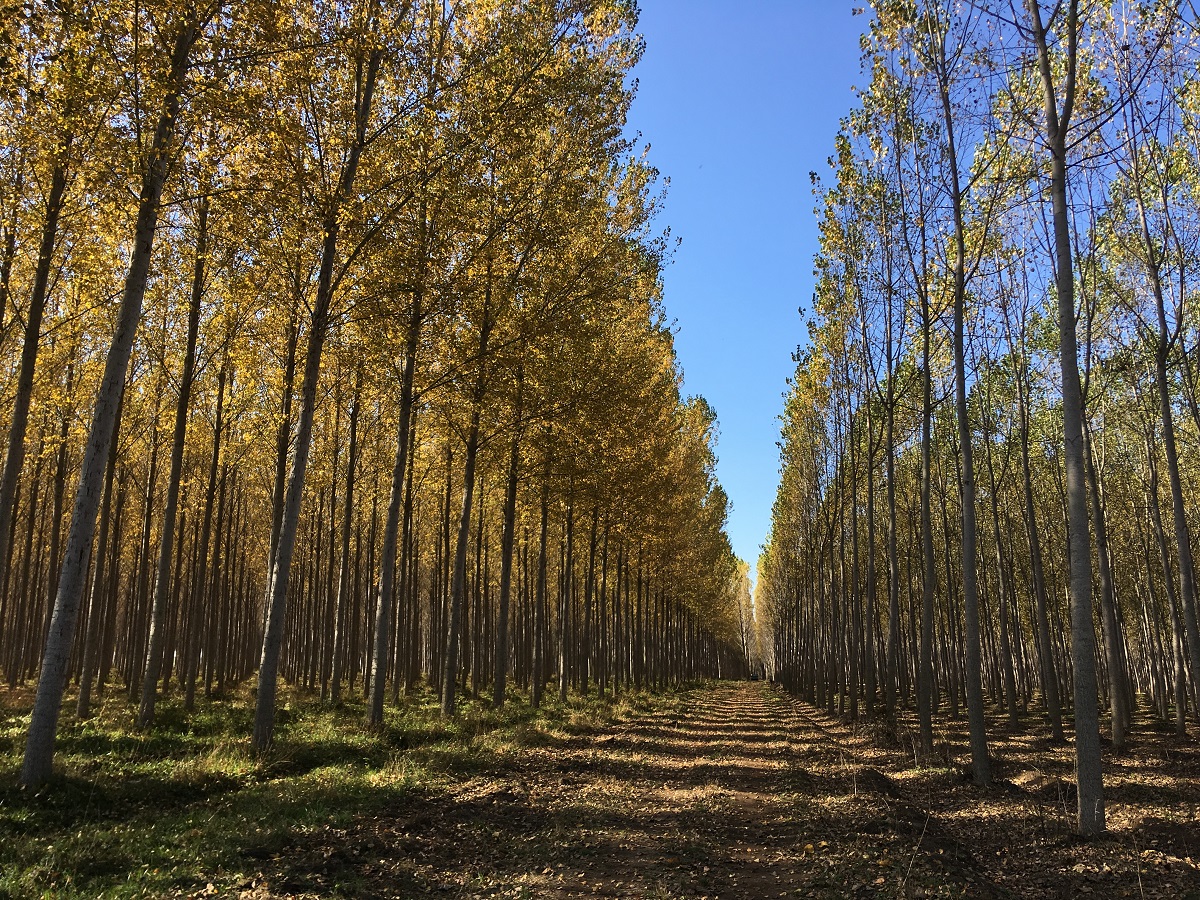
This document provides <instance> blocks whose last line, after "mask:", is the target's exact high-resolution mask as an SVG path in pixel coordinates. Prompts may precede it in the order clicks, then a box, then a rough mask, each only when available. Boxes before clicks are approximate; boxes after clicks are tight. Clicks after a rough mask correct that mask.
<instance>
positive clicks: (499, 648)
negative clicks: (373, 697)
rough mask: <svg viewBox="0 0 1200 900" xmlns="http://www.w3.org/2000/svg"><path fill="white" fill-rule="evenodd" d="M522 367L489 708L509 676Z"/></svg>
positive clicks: (498, 703)
mask: <svg viewBox="0 0 1200 900" xmlns="http://www.w3.org/2000/svg"><path fill="white" fill-rule="evenodd" d="M524 387H525V368H524V366H522V365H521V364H520V363H518V364H517V399H516V411H515V413H514V416H513V432H512V438H511V440H510V443H509V448H508V482H507V484H506V486H505V488H504V531H503V533H502V534H501V536H500V600H499V608H498V609H497V611H496V653H495V662H496V667H495V673H494V677H493V681H492V705H493V706H495V707H496V708H499V707H501V706H503V705H504V691H505V679H506V678H507V677H508V605H509V600H510V597H511V595H512V564H513V544H514V543H515V540H514V539H515V537H516V525H517V482H518V476H519V470H520V465H521V427H522V426H521V412H522V409H521V404H522V400H523V399H524Z"/></svg>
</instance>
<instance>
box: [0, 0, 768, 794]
mask: <svg viewBox="0 0 1200 900" xmlns="http://www.w3.org/2000/svg"><path fill="white" fill-rule="evenodd" d="M634 26H635V20H634V13H633V11H632V10H631V8H630V7H629V5H628V4H625V3H620V2H610V0H538V2H533V3H519V4H518V3H511V4H505V3H496V2H492V0H462V2H453V3H441V2H439V3H425V2H397V3H391V2H363V3H345V4H334V5H332V6H330V5H328V4H320V3H317V4H312V3H309V4H305V3H298V4H297V3H292V4H283V5H279V4H257V3H246V4H240V5H225V4H221V3H219V2H215V0H214V2H204V3H202V2H196V0H162V2H151V3H146V2H142V3H138V4H120V3H117V4H111V3H105V4H92V5H89V4H88V3H86V2H80V3H67V4H62V3H57V4H49V5H47V4H43V3H31V4H26V5H25V6H23V7H22V8H21V10H20V11H19V12H18V13H16V14H15V17H14V18H13V20H12V22H11V23H10V24H9V25H8V26H6V27H7V28H8V29H9V31H8V32H6V43H5V44H4V49H3V53H4V57H3V65H2V66H0V78H2V79H4V81H5V91H4V103H5V105H6V115H5V116H4V124H3V125H0V128H3V129H4V132H5V137H4V142H3V153H0V204H2V205H3V208H2V209H0V224H2V227H3V235H2V237H3V240H0V301H2V304H0V327H2V329H3V330H2V332H0V357H2V358H3V362H4V365H3V366H2V367H0V372H2V373H3V375H2V376H0V377H2V378H3V379H5V381H4V390H5V392H6V395H7V396H10V397H13V398H15V400H14V402H12V403H10V404H9V405H7V406H6V407H5V410H4V412H3V413H2V414H0V423H2V424H3V427H4V434H5V435H6V436H7V442H8V443H7V445H6V447H7V456H6V463H5V468H4V472H3V475H2V477H0V497H6V498H8V499H7V500H5V502H4V503H2V504H0V507H2V512H0V520H2V521H0V525H3V527H2V528H0V532H2V533H3V535H2V537H0V665H2V666H3V670H4V674H5V677H6V679H7V680H8V683H9V684H10V685H15V684H18V683H21V682H25V681H27V680H28V679H30V678H32V677H34V676H36V677H37V678H38V694H37V701H36V706H35V709H34V715H33V722H32V725H31V729H30V734H29V740H28V745H27V749H26V758H25V766H24V769H23V770H22V776H21V778H22V781H23V782H24V783H25V784H27V785H36V784H38V783H40V782H42V781H44V780H45V779H46V778H47V777H48V776H49V774H50V772H51V766H52V761H53V748H54V735H55V732H56V729H57V723H58V719H59V712H60V708H61V704H62V701H63V698H64V695H65V694H66V693H67V691H68V689H69V686H70V685H71V684H72V683H75V684H77V685H78V688H79V691H78V695H77V696H78V703H77V711H78V714H79V715H81V716H85V715H88V714H89V713H90V710H91V705H92V696H93V694H94V693H96V692H105V691H112V690H113V689H114V688H115V687H117V686H118V685H119V686H120V688H121V689H124V690H125V691H127V692H128V693H129V695H130V698H131V699H132V700H136V701H137V702H139V704H140V708H139V714H138V719H139V721H140V723H141V724H142V725H143V726H146V725H149V724H150V723H151V722H152V720H153V716H154V711H155V706H156V702H157V700H158V698H159V696H160V695H161V694H162V693H164V692H178V693H180V694H181V695H182V696H183V698H184V700H185V704H186V706H187V707H188V708H189V709H190V708H191V706H192V703H193V702H194V697H195V696H196V694H197V693H198V692H199V693H202V694H203V695H204V696H216V697H220V696H223V695H225V694H226V693H227V692H229V691H230V690H231V689H232V688H233V687H234V686H236V685H237V684H238V683H240V682H242V681H244V680H245V679H247V678H249V677H250V676H252V675H254V674H255V673H257V681H258V685H257V688H258V689H257V694H256V702H257V712H256V717H255V724H254V732H253V736H252V743H253V746H254V747H255V748H256V749H258V750H263V749H265V748H266V747H268V746H269V745H270V743H271V739H272V727H273V722H274V718H275V703H276V699H275V698H276V686H277V683H278V680H279V679H280V678H282V679H284V680H286V681H287V682H290V683H292V684H295V685H298V686H300V687H301V688H302V689H305V690H312V691H314V692H320V694H321V695H322V696H325V697H329V698H331V699H334V700H337V699H338V698H340V697H342V696H344V694H345V693H346V692H349V693H354V692H358V693H359V694H360V695H362V696H364V697H367V698H369V701H370V702H369V704H368V710H369V712H368V718H369V721H370V722H371V723H378V722H379V721H380V719H381V717H382V714H383V709H384V704H385V703H386V701H387V699H388V696H389V690H390V697H391V698H392V699H393V700H395V699H397V698H398V697H399V696H400V695H401V694H402V693H404V692H406V691H408V690H409V689H411V688H412V687H413V686H414V685H415V683H416V682H417V680H418V679H420V678H422V677H424V678H427V679H429V681H430V682H431V683H432V685H433V686H434V687H435V688H436V689H437V690H438V691H439V692H440V693H441V696H442V703H443V708H444V710H445V711H446V712H447V713H448V714H450V713H453V712H454V710H455V706H456V702H457V699H458V698H459V697H460V696H462V694H463V692H470V693H471V694H478V693H480V692H481V691H483V690H484V689H485V688H486V687H487V686H488V685H489V684H492V685H494V690H493V691H492V694H493V699H494V702H496V703H502V702H504V700H505V698H506V694H507V693H508V691H509V689H510V685H513V684H515V685H517V686H519V687H520V688H521V689H522V690H530V691H531V692H532V694H533V696H534V697H535V698H537V697H538V696H539V695H540V693H541V691H542V689H543V687H544V685H545V684H546V683H547V682H548V681H549V679H550V678H551V677H554V676H557V677H556V680H557V682H558V685H559V686H560V689H561V690H564V691H565V690H567V689H568V688H573V689H575V690H579V691H582V692H587V691H589V690H590V689H591V687H592V685H595V686H596V688H597V689H598V690H599V691H601V692H602V693H609V692H615V691H617V690H623V689H625V688H626V687H627V686H630V685H640V686H661V685H665V684H668V683H673V682H678V681H683V680H687V679H691V678H695V677H698V676H701V675H715V674H718V673H733V672H742V671H744V670H745V668H746V666H747V665H748V656H749V649H748V645H747V644H746V642H745V636H746V634H747V630H746V627H747V626H746V619H745V616H746V609H745V607H744V603H745V598H744V597H741V596H740V595H739V593H738V591H739V582H738V578H737V575H738V570H737V564H736V560H735V559H734V557H733V554H732V551H731V550H730V547H729V543H728V540H727V538H726V537H725V534H724V531H723V528H724V523H725V516H726V512H727V502H726V498H725V495H724V493H723V492H722V490H721V489H720V486H719V485H718V484H717V483H716V481H715V478H714V465H715V457H714V444H715V439H716V426H715V417H714V414H713V413H712V411H711V410H710V409H709V408H708V407H707V405H706V404H705V403H704V402H703V401H702V400H700V399H698V398H693V399H687V398H684V397H682V396H681V395H680V382H681V377H680V373H679V370H678V367H677V365H676V363H675V360H674V353H673V349H672V345H671V333H670V330H669V328H668V327H667V326H666V323H665V321H664V317H663V313H662V310H661V306H660V302H659V292H660V285H659V274H660V268H661V265H662V263H663V259H664V255H665V253H666V250H667V247H666V244H665V241H664V239H663V238H662V237H660V236H656V235H655V234H654V232H653V230H652V224H651V223H652V219H653V216H654V214H655V212H656V210H657V207H658V203H659V196H658V193H657V188H656V186H655V184H656V178H657V173H656V172H655V171H654V170H653V169H651V168H650V167H648V166H647V165H646V164H645V163H644V162H642V161H641V160H640V159H639V158H638V157H637V156H636V155H634V153H633V152H632V149H633V148H631V147H630V146H629V145H628V144H627V143H626V142H625V140H624V139H623V138H622V136H621V129H622V126H623V124H624V117H625V113H626V110H627V108H628V105H629V102H630V100H631V94H630V92H629V91H628V90H627V89H626V87H625V77H626V75H627V73H628V71H629V69H630V67H631V66H632V64H633V63H634V62H635V61H636V59H637V57H638V54H639V52H640V44H639V39H638V38H637V36H636V35H635V34H634V31H633V29H634ZM131 195H132V196H134V197H136V201H135V202H131V200H130V199H129V198H130V196H131ZM118 298H119V299H118ZM114 301H116V302H114ZM92 398H94V399H95V405H94V408H92V407H91V406H89V404H88V403H87V402H83V401H86V400H89V399H92ZM85 439H86V440H85ZM68 481H71V482H73V483H75V484H77V485H78V488H77V493H76V499H75V502H74V506H73V509H72V511H71V512H70V514H69V515H68V513H67V510H66V509H65V508H64V503H63V500H64V499H65V497H66V493H65V489H66V486H67V482H68ZM739 598H740V599H739ZM39 647H44V648H45V649H44V652H42V653H41V654H39V653H38V652H37V648H39Z"/></svg>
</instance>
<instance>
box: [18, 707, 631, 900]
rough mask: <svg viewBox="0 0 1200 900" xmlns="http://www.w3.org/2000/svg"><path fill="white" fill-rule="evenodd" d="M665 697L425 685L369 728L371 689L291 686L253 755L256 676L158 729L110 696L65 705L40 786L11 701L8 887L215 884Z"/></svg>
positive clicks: (179, 888) (33, 892) (137, 892)
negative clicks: (327, 690)
mask: <svg viewBox="0 0 1200 900" xmlns="http://www.w3.org/2000/svg"><path fill="white" fill-rule="evenodd" d="M6 700H7V701H8V702H9V703H11V702H12V698H11V696H9V695H4V694H0V704H3V703H4V702H5V701H6ZM652 702H653V701H651V700H649V698H646V697H639V696H637V695H631V696H629V697H628V698H622V700H621V701H619V703H618V704H615V705H614V704H611V703H608V702H604V701H600V700H598V699H595V698H592V699H590V700H586V699H579V698H572V699H571V700H570V701H568V702H567V703H565V704H560V703H559V702H558V701H557V699H556V697H548V698H547V700H546V702H545V704H544V705H543V708H542V709H541V710H539V711H536V712H534V711H533V710H530V708H529V707H528V705H527V703H525V702H523V701H522V700H520V699H517V700H516V701H515V702H512V703H509V704H508V705H506V707H505V708H504V709H503V710H502V711H499V712H497V711H493V710H491V709H489V708H487V706H486V705H484V704H482V703H478V702H474V701H470V700H466V701H464V702H463V703H462V704H461V707H460V714H459V715H458V716H457V717H456V718H454V719H451V720H443V719H442V718H441V717H440V716H439V714H438V709H437V702H436V697H434V696H433V694H432V693H430V692H428V691H420V692H417V693H416V694H415V695H414V696H413V697H410V698H408V699H406V700H405V701H403V702H402V703H401V705H400V706H398V707H391V706H389V707H388V708H387V710H386V716H385V722H384V725H383V727H382V728H380V729H378V730H375V731H369V730H367V729H366V728H365V727H364V725H363V721H364V707H363V704H362V703H361V702H357V701H351V702H346V703H343V704H340V705H337V706H333V705H330V704H323V703H321V702H320V701H319V700H318V699H316V698H312V697H307V696H304V695H301V694H299V693H297V692H295V691H290V690H283V691H281V694H280V703H279V709H278V714H277V718H276V730H275V744H274V746H273V747H272V749H271V751H270V752H269V753H267V754H265V755H263V756H262V757H255V756H253V755H252V754H251V753H250V750H249V739H248V735H249V734H250V730H251V720H252V716H253V702H252V698H251V696H250V693H249V690H248V688H244V689H243V690H241V691H240V692H238V693H237V694H236V695H235V696H233V697H232V698H230V699H228V700H222V701H215V700H214V701H200V702H199V703H198V704H197V708H196V710H195V711H194V712H193V713H192V714H191V715H190V716H189V715H185V714H184V712H183V709H182V707H181V702H180V701H179V700H178V699H176V698H174V697H171V698H167V699H165V700H163V701H161V702H160V704H159V707H158V709H159V715H158V720H157V723H156V725H155V726H154V727H153V728H151V729H149V730H147V731H144V732H143V731H138V730H136V729H135V728H134V727H133V716H134V712H135V709H134V707H133V706H130V705H127V704H126V703H125V702H124V700H123V698H113V697H111V696H110V698H109V699H108V700H107V701H106V703H105V704H104V705H103V707H102V708H101V711H100V715H99V716H98V717H97V718H95V719H93V720H90V721H87V722H77V721H75V720H74V719H73V718H69V717H66V716H64V719H63V722H62V723H61V725H60V728H59V737H58V754H57V757H56V764H55V777H54V778H53V780H52V781H51V782H50V783H49V784H47V785H46V786H45V787H43V788H42V789H41V790H39V791H38V792H36V793H33V794H31V793H30V792H28V791H24V790H21V789H20V788H18V787H17V786H16V777H17V772H18V771H19V768H20V762H21V753H22V750H23V747H24V740H25V732H26V729H27V728H28V725H29V715H28V710H27V709H19V708H18V709H13V708H11V707H6V706H3V705H0V898H26V897H45V896H53V897H64V898H71V897H80V898H82V897H88V898H92V897H144V896H162V895H171V894H177V893H178V894H187V893H190V892H195V891H201V890H204V889H205V888H206V887H207V885H208V884H209V883H213V885H214V887H216V888H217V889H218V890H229V889H232V888H235V887H237V886H238V885H239V884H242V883H244V882H246V881H247V879H248V876H249V875H251V874H253V873H254V872H255V871H256V868H257V867H258V866H260V865H261V863H262V861H264V860H267V859H270V858H271V857H272V856H273V855H275V854H279V853H281V852H284V851H287V850H288V849H289V848H292V847H294V846H296V845H298V844H299V843H301V842H302V841H303V837H304V834H305V833H306V832H309V831H312V830H320V829H323V828H326V827H339V826H344V825H346V824H348V823H349V822H350V821H352V820H354V819H355V818H357V817H360V816H364V815H370V814H371V813H373V812H376V811H379V810H381V809H384V808H386V807H387V806H388V805H389V804H395V803H397V802H402V801H403V799H404V797H405V796H406V795H407V794H410V793H411V792H414V791H422V792H428V791H437V790H439V789H441V788H444V786H445V785H446V784H447V783H448V782H449V781H451V780H453V779H455V778H458V777H462V776H466V775H471V774H473V773H476V772H479V771H483V770H486V769H487V768H488V766H490V765H494V764H495V762H496V761H497V760H498V758H500V757H503V756H504V755H506V754H512V753H516V752H518V751H519V750H520V748H521V747H524V746H539V745H544V744H546V743H548V742H551V741H553V740H554V739H555V738H558V737H564V736H570V735H572V734H578V733H587V732H589V731H592V730H594V729H596V728H598V727H601V726H603V725H605V724H607V723H609V722H611V721H614V720H615V719H617V718H622V717H624V716H626V715H630V714H633V713H635V712H637V711H639V710H645V709H647V708H649V706H650V705H651V703H652Z"/></svg>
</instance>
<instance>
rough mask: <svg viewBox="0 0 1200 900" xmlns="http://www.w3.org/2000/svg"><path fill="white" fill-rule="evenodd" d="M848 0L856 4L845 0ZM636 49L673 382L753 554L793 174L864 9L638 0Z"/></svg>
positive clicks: (843, 92)
mask: <svg viewBox="0 0 1200 900" xmlns="http://www.w3.org/2000/svg"><path fill="white" fill-rule="evenodd" d="M856 2H857V3H859V4H860V5H862V6H866V5H867V4H865V3H863V2H862V0H856ZM641 6H642V15H641V20H640V25H639V31H641V33H642V34H643V35H644V36H645V38H646V54H645V56H644V57H643V59H642V61H641V63H639V65H638V67H637V69H636V70H635V72H634V74H635V76H636V77H637V78H638V82H639V89H638V96H637V99H636V100H635V101H634V104H633V110H632V112H631V114H630V119H629V130H630V133H631V134H632V133H633V132H641V140H642V143H649V144H650V147H651V149H650V161H651V162H652V163H653V164H654V165H655V166H657V167H658V168H659V169H660V170H661V171H662V173H663V174H664V175H667V176H669V177H670V179H671V185H670V189H669V191H668V192H667V200H666V211H665V213H664V215H663V216H662V218H661V220H660V224H662V225H667V226H670V228H671V232H672V235H674V236H677V237H680V238H682V241H683V243H682V245H681V246H680V247H679V249H678V251H677V252H676V254H675V261H674V263H673V264H672V265H671V266H670V267H669V268H668V269H667V271H666V273H665V275H664V282H665V286H666V307H667V313H668V315H669V316H671V317H672V318H674V319H675V320H676V324H677V327H678V334H677V335H676V339H675V345H676V349H677V351H678V354H679V360H680V362H681V363H682V365H683V370H684V376H685V378H686V385H685V390H686V392H687V393H688V394H703V395H704V396H705V397H706V398H707V399H708V401H709V402H710V403H711V404H712V405H713V407H714V408H715V409H716V411H717V415H718V417H719V418H720V423H721V440H720V445H719V447H718V453H719V455H720V462H719V464H718V467H717V473H718V476H719V477H720V480H721V483H722V484H723V485H724V486H725V490H726V491H727V492H728V493H729V497H730V500H731V501H732V504H733V511H732V514H731V515H730V520H729V535H730V538H731V539H732V541H733V549H734V551H735V552H736V553H737V554H738V556H740V557H742V558H743V559H745V560H746V561H748V562H749V563H750V564H751V567H752V569H751V571H752V572H753V565H754V563H755V560H757V558H758V552H759V547H760V545H761V544H762V543H763V541H764V540H765V539H766V536H767V531H768V529H769V528H770V522H771V504H772V503H773V502H774V500H775V488H776V485H777V484H778V478H779V475H778V470H779V464H778V450H777V448H776V446H775V442H776V440H778V438H779V420H778V416H779V414H780V412H781V411H782V408H783V392H784V391H785V390H786V388H787V378H788V376H789V375H791V373H792V370H793V367H794V364H793V363H792V353H793V351H795V349H796V347H797V345H798V344H799V343H800V342H801V341H802V340H803V339H804V318H803V317H802V315H801V313H800V312H799V311H798V310H799V309H800V308H801V307H803V308H804V309H805V310H807V309H808V307H809V302H810V299H811V296H812V290H813V276H812V259H813V254H814V252H815V251H816V241H817V231H816V221H815V219H814V216H813V206H814V200H813V195H812V190H811V187H810V184H809V178H808V173H809V172H810V171H816V172H818V173H819V174H820V175H821V176H822V178H824V179H825V180H826V181H828V180H829V177H828V176H829V172H830V170H829V166H828V158H829V155H830V154H831V153H832V152H833V141H834V136H835V135H836V133H837V127H838V120H839V119H840V118H841V117H843V116H844V115H846V113H847V112H849V110H850V109H851V107H852V106H853V104H854V102H855V97H854V95H853V93H852V91H851V86H852V85H854V84H855V83H856V82H857V81H858V80H859V75H858V60H859V44H858V38H859V34H860V31H861V29H862V27H864V26H865V25H866V24H867V21H868V16H866V15H860V16H853V15H851V9H852V4H851V3H850V2H842V0H831V2H824V0H737V2H729V0H642V2H641Z"/></svg>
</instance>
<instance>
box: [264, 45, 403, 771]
mask: <svg viewBox="0 0 1200 900" xmlns="http://www.w3.org/2000/svg"><path fill="white" fill-rule="evenodd" d="M382 61H383V50H382V49H380V48H376V49H373V50H372V51H371V52H370V54H369V56H368V58H367V60H366V62H365V64H364V63H362V62H360V63H359V71H358V76H359V77H358V79H357V91H356V98H355V99H356V103H355V110H354V114H355V115H354V119H355V122H354V125H355V135H354V140H353V142H352V143H351V145H350V152H349V154H348V155H347V158H346V162H345V164H344V165H343V167H342V172H341V177H340V178H339V179H338V185H337V189H336V192H335V194H334V196H333V197H332V198H331V199H330V202H329V209H328V210H327V211H326V218H325V227H324V240H323V242H322V245H321V265H320V270H319V273H318V276H317V295H316V299H315V302H314V303H313V311H312V319H311V324H310V327H309V332H308V349H307V350H306V352H305V359H304V378H303V380H302V382H301V388H300V420H299V423H298V425H297V428H296V449H295V452H294V454H293V457H292V471H291V474H290V476H289V477H288V486H287V492H286V494H285V497H284V505H283V517H282V518H281V520H280V525H279V540H278V545H277V546H276V550H275V558H274V560H272V565H271V574H270V577H269V578H268V579H267V594H266V607H267V617H266V627H265V628H264V629H263V644H262V654H261V661H260V663H259V668H258V696H257V700H256V703H255V709H254V734H253V737H252V738H251V747H252V748H253V750H254V751H255V752H257V753H261V752H263V751H264V750H266V749H267V747H269V746H270V744H271V736H272V734H273V732H274V728H275V691H276V688H277V687H278V677H279V656H280V652H281V651H282V649H283V631H284V616H285V613H286V611H287V591H288V578H289V577H290V575H291V569H292V555H293V553H294V551H295V547H296V530H297V528H298V527H299V524H300V502H301V500H302V499H303V495H304V476H305V474H306V472H307V470H308V453H309V450H310V448H311V444H312V428H313V416H314V413H315V411H316V405H317V382H318V380H319V379H320V376H321V354H322V350H323V349H324V346H325V337H326V333H327V332H328V330H329V305H330V302H331V301H332V299H333V269H334V263H335V262H336V258H337V249H338V235H339V233H340V225H341V215H342V206H343V204H344V203H346V202H348V201H349V200H350V199H351V192H352V190H353V188H354V178H355V175H356V174H357V173H358V161H359V158H360V157H361V155H362V151H363V148H364V147H365V146H366V142H367V123H368V122H369V120H370V116H371V101H372V99H373V98H374V95H375V82H376V79H377V77H378V74H379V67H380V64H381V63H382ZM364 69H365V72H364Z"/></svg>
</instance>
